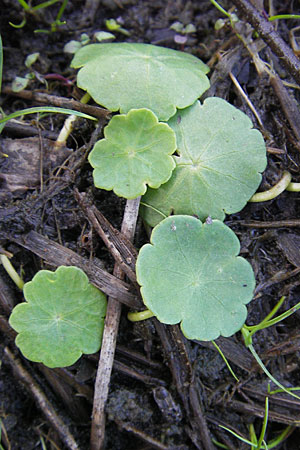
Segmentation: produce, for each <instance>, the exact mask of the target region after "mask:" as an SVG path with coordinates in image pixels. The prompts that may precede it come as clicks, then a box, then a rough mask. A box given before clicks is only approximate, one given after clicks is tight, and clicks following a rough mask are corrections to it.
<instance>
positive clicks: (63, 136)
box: [54, 92, 91, 149]
mask: <svg viewBox="0 0 300 450" xmlns="http://www.w3.org/2000/svg"><path fill="white" fill-rule="evenodd" d="M90 99H91V96H90V95H89V94H88V93H87V92H86V93H85V94H84V95H83V97H82V98H81V100H80V103H83V104H86V103H88V102H89V101H90ZM76 120H77V116H76V115H75V114H72V115H71V116H69V117H68V118H67V119H66V120H65V123H64V126H63V127H62V129H61V130H60V133H59V135H58V137H57V139H56V141H55V144H54V148H55V149H59V148H61V147H64V146H66V144H67V139H68V137H69V136H70V134H71V133H72V131H73V128H74V123H75V122H76Z"/></svg>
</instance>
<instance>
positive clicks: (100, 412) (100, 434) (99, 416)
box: [91, 197, 140, 450]
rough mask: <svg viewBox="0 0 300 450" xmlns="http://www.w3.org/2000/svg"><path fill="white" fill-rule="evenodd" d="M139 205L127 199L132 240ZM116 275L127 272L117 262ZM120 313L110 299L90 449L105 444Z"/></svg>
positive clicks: (126, 230) (126, 232)
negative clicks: (109, 391)
mask: <svg viewBox="0 0 300 450" xmlns="http://www.w3.org/2000/svg"><path fill="white" fill-rule="evenodd" d="M139 204H140V197H139V198H137V199H134V200H127V203H126V207H125V212H124V217H123V222H122V227H121V232H122V233H123V234H124V235H125V236H126V237H127V239H129V240H133V236H134V232H135V226H136V220H137V215H138V210H139ZM114 276H115V277H117V278H122V277H123V276H124V273H123V272H122V270H121V269H120V267H119V266H118V265H117V264H115V268H114ZM120 315H121V305H120V303H119V302H118V301H117V300H115V299H114V298H109V300H108V305H107V312H106V319H105V326H104V332H103V339H102V347H101V352H100V360H99V365H98V371H97V377H96V382H95V394H94V405H93V415H92V429H91V450H99V449H101V448H102V447H103V443H104V436H105V413H104V408H105V403H106V400H107V396H108V389H109V383H110V375H111V371H112V366H113V360H114V354H115V347H116V340H117V333H118V328H119V321H120Z"/></svg>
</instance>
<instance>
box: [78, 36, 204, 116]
mask: <svg viewBox="0 0 300 450" xmlns="http://www.w3.org/2000/svg"><path fill="white" fill-rule="evenodd" d="M71 66H72V67H75V68H79V67H82V66H84V67H83V68H82V69H81V70H80V71H79V73H78V77H77V84H78V86H79V87H80V88H82V89H84V90H86V91H87V92H88V93H89V94H90V95H91V96H92V97H93V99H94V100H95V101H96V102H97V103H99V104H100V105H103V106H105V107H106V108H108V109H110V110H111V111H118V110H120V112H122V113H126V112H128V111H129V110H130V109H133V108H149V109H151V111H153V112H154V113H155V114H156V115H157V117H158V118H159V120H168V119H169V118H170V117H171V116H173V115H174V114H175V112H176V108H186V107H187V106H189V105H191V104H192V103H194V102H195V101H196V100H197V98H199V97H200V96H201V95H202V94H203V92H205V91H206V90H207V89H208V88H209V80H208V78H207V77H206V75H205V74H206V73H207V72H208V71H209V69H208V67H207V66H206V65H205V64H204V63H203V62H202V61H200V60H199V59H198V58H196V57H195V56H193V55H190V54H188V53H183V52H179V51H177V50H172V49H168V48H163V47H158V46H155V45H150V44H130V43H110V44H91V45H88V46H86V47H83V48H81V49H80V50H79V51H78V52H76V55H75V57H74V58H73V60H72V63H71Z"/></svg>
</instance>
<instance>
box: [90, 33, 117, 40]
mask: <svg viewBox="0 0 300 450" xmlns="http://www.w3.org/2000/svg"><path fill="white" fill-rule="evenodd" d="M94 39H96V40H97V41H98V42H102V41H108V40H110V39H111V40H112V39H116V36H114V35H113V34H112V33H108V32H107V31H96V32H95V33H94Z"/></svg>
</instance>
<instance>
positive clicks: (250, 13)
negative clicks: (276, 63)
mask: <svg viewBox="0 0 300 450" xmlns="http://www.w3.org/2000/svg"><path fill="white" fill-rule="evenodd" d="M232 3H233V4H234V5H235V6H236V8H237V10H238V14H241V16H242V17H243V18H245V19H246V20H247V21H248V22H249V23H250V24H251V25H252V26H253V27H254V28H255V30H256V31H257V32H258V34H259V35H260V36H261V38H262V39H263V40H264V41H265V42H266V43H267V44H268V45H269V46H270V48H271V50H272V51H273V52H274V53H275V55H276V56H277V57H278V58H279V59H280V62H281V63H282V64H283V65H284V67H285V68H286V70H287V71H288V72H289V73H290V75H291V76H292V77H293V78H294V79H295V80H296V81H297V83H299V84H300V60H299V59H298V58H297V57H296V55H295V54H294V52H293V50H292V49H291V47H289V45H287V44H286V43H285V42H284V40H283V39H282V38H281V37H280V36H279V34H278V33H277V31H276V30H275V28H274V26H273V24H272V23H271V22H269V21H268V19H267V18H266V17H265V16H264V15H263V13H262V11H258V10H257V9H256V8H255V7H254V6H253V5H252V4H251V3H250V2H249V1H248V0H232Z"/></svg>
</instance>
